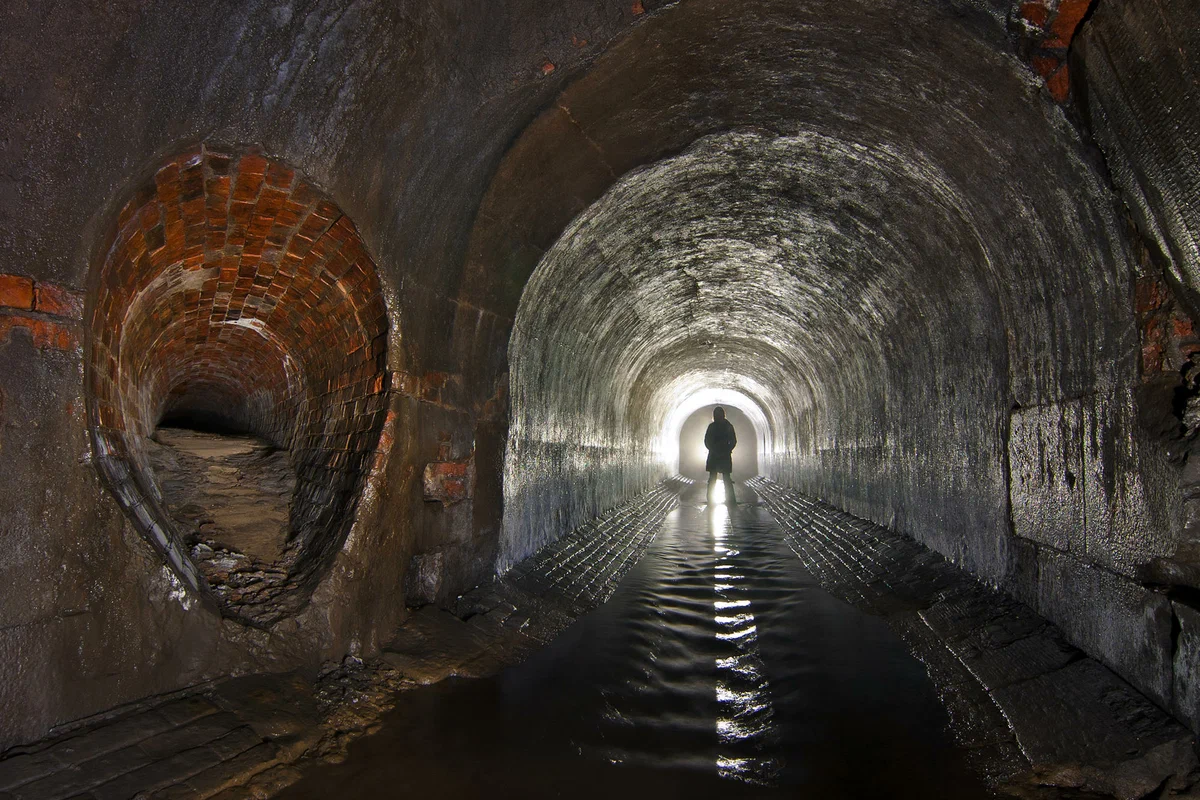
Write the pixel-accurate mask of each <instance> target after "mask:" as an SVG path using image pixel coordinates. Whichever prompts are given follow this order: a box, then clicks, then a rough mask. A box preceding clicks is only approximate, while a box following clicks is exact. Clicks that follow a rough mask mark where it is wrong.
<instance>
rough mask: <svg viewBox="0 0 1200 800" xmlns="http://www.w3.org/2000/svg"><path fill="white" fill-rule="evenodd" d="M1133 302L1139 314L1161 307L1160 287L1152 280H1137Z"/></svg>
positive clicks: (1161, 294)
mask: <svg viewBox="0 0 1200 800" xmlns="http://www.w3.org/2000/svg"><path fill="white" fill-rule="evenodd" d="M1134 302H1135V304H1136V307H1137V311H1138V313H1139V314H1145V313H1147V312H1149V311H1153V310H1154V309H1156V308H1158V307H1159V306H1161V305H1162V302H1163V292H1162V285H1161V284H1160V283H1159V282H1158V281H1156V280H1155V279H1154V278H1138V280H1137V285H1136V287H1135V289H1134Z"/></svg>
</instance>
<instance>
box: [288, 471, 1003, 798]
mask: <svg viewBox="0 0 1200 800" xmlns="http://www.w3.org/2000/svg"><path fill="white" fill-rule="evenodd" d="M739 495H740V496H741V497H742V499H743V505H741V506H739V507H737V508H734V509H731V510H726V509H725V507H724V506H717V507H713V508H709V507H704V506H700V505H698V501H699V498H698V493H697V492H696V490H693V492H692V493H691V495H690V496H689V497H686V498H685V505H684V506H683V507H682V508H680V509H678V510H676V511H674V512H672V513H671V514H670V516H668V518H667V519H666V521H665V522H664V524H663V526H662V529H661V531H660V532H659V534H658V536H657V538H656V539H655V541H654V543H653V545H652V546H651V548H650V550H649V552H648V553H647V555H646V557H645V558H644V559H643V560H642V561H641V563H640V564H638V566H637V567H636V568H634V570H633V571H632V572H630V574H629V575H628V576H627V577H626V578H625V581H624V582H623V583H622V584H621V586H620V588H619V589H618V590H617V592H616V594H615V595H614V596H613V598H612V599H611V600H610V601H609V602H608V603H607V604H606V605H604V606H602V607H601V608H599V609H597V610H596V611H594V612H592V613H591V614H589V615H587V616H586V617H584V618H583V619H581V620H580V621H579V622H578V623H576V624H575V625H574V626H572V627H571V628H570V629H569V630H568V631H567V632H566V633H564V634H563V635H562V636H561V637H560V638H559V639H557V640H556V641H555V642H554V643H553V644H552V645H551V646H550V647H548V648H547V649H546V650H544V651H542V652H541V653H539V654H538V655H537V656H535V657H534V658H532V659H530V660H529V661H527V662H526V663H524V664H522V665H519V666H517V667H513V668H511V669H509V670H506V671H505V672H503V673H502V674H501V675H499V676H497V677H496V678H493V679H488V680H458V679H454V680H450V681H446V682H443V683H441V684H438V685H435V686H431V687H427V688H424V689H420V690H415V691H410V692H405V693H404V694H402V695H401V697H400V702H399V705H398V706H397V708H396V709H395V710H394V711H393V712H391V713H390V714H389V715H388V717H387V719H386V720H385V724H384V727H383V730H382V731H381V732H380V733H378V734H377V735H375V736H371V737H367V738H365V739H362V740H360V741H359V742H357V743H355V745H353V746H352V748H351V751H350V757H349V758H348V759H347V761H346V762H345V763H344V764H341V765H338V766H335V767H328V766H325V767H312V768H309V769H308V771H307V772H306V775H305V778H304V780H302V781H301V782H300V783H298V784H297V785H295V786H293V787H292V788H291V789H290V790H289V791H288V792H287V793H286V794H285V795H283V796H284V797H289V798H327V797H335V796H346V795H352V796H357V797H409V796H413V794H414V793H416V794H419V795H423V796H426V797H571V798H578V797H583V798H592V797H596V798H599V797H604V798H618V800H619V799H620V798H621V797H656V798H676V797H678V798H683V797H688V798H696V797H811V798H872V799H875V798H880V799H882V798H922V799H923V800H927V799H930V798H946V799H947V800H969V799H970V798H976V797H985V796H987V793H986V792H985V791H984V789H983V787H982V785H981V784H980V783H979V782H978V780H977V779H975V778H974V777H973V776H972V775H970V774H969V773H968V771H967V770H966V768H965V767H964V766H963V763H962V760H961V757H960V754H959V752H958V751H957V750H956V749H954V747H953V745H952V744H951V741H950V739H949V737H948V735H947V734H946V733H945V731H944V728H945V725H946V716H945V712H944V710H943V709H942V707H941V705H940V704H939V702H938V700H937V697H936V695H935V694H934V690H933V686H932V685H931V684H930V682H929V680H928V678H927V676H926V674H925V670H924V667H923V666H922V665H921V664H920V663H919V662H917V661H915V660H914V659H913V658H912V657H911V656H909V655H908V652H907V650H906V649H905V647H904V645H903V643H902V642H900V640H899V639H898V638H897V637H896V636H895V634H893V633H892V632H891V631H890V630H889V629H888V628H887V626H886V625H885V624H884V623H883V622H882V621H880V620H878V619H876V618H873V617H869V616H867V615H865V614H862V613H860V612H858V611H856V610H854V609H853V608H851V607H850V606H848V605H846V604H844V603H842V602H840V601H838V600H836V599H834V598H833V597H831V596H830V595H828V594H826V593H825V592H824V591H822V590H821V589H820V588H819V587H818V586H817V585H816V583H815V581H814V580H813V579H812V577H811V576H809V575H808V573H807V572H806V571H805V570H804V569H803V567H802V566H801V564H800V562H799V560H798V559H797V558H796V557H795V556H794V555H793V554H792V553H791V551H790V550H788V549H787V547H786V546H785V545H784V544H783V542H782V540H781V535H780V531H779V528H778V526H777V525H776V524H775V522H774V520H773V519H772V518H771V516H770V514H769V513H768V512H767V511H766V509H765V508H763V507H761V506H759V505H757V503H756V501H757V498H756V497H755V496H754V494H753V492H752V491H750V490H749V489H746V488H744V487H739ZM689 503H691V504H690V505H689Z"/></svg>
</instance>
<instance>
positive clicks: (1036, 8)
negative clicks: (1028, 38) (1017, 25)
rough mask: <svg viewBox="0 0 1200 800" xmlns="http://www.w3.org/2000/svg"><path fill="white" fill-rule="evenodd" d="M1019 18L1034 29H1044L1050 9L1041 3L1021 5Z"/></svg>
mask: <svg viewBox="0 0 1200 800" xmlns="http://www.w3.org/2000/svg"><path fill="white" fill-rule="evenodd" d="M1021 17H1022V18H1023V19H1024V20H1025V21H1026V22H1028V23H1029V24H1030V25H1033V26H1034V27H1037V28H1044V27H1046V21H1047V20H1048V19H1050V9H1048V8H1047V7H1046V6H1045V5H1044V4H1043V3H1022V4H1021Z"/></svg>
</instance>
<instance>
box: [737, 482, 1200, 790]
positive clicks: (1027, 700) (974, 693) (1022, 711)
mask: <svg viewBox="0 0 1200 800" xmlns="http://www.w3.org/2000/svg"><path fill="white" fill-rule="evenodd" d="M751 484H752V485H753V486H754V487H755V488H756V489H757V490H758V492H759V493H760V494H761V495H762V496H763V498H764V499H765V500H766V502H767V505H768V506H769V507H770V508H771V511H772V513H773V514H775V516H776V518H777V519H778V520H779V521H780V524H781V525H782V526H783V527H784V529H785V536H786V539H787V541H788V544H789V545H790V546H791V547H792V549H793V550H794V551H795V552H796V554H797V555H798V556H799V557H800V559H801V560H802V561H803V562H804V564H805V566H806V567H807V568H808V569H809V570H810V571H811V572H812V573H813V575H814V576H815V577H816V578H817V579H818V580H820V581H821V583H822V585H823V586H825V587H826V588H827V589H828V590H829V591H831V592H832V593H834V594H835V595H838V596H840V597H842V598H843V599H845V600H847V601H848V602H850V603H853V604H854V605H856V606H858V607H860V608H863V609H865V610H868V611H871V612H872V613H876V614H880V615H881V616H884V617H886V618H887V619H888V621H889V622H890V623H891V624H892V625H894V626H895V627H896V628H897V629H898V630H899V631H900V632H901V634H902V635H903V636H904V637H905V640H906V641H907V642H908V643H909V645H910V646H911V647H912V648H913V651H914V654H915V655H916V656H917V658H919V659H921V661H923V662H924V663H925V664H926V666H927V668H928V669H929V673H930V677H931V678H932V679H933V680H934V682H935V683H936V684H937V685H938V687H939V689H940V691H941V692H942V693H943V696H944V698H945V701H946V705H947V708H948V709H949V711H950V714H951V720H952V726H953V728H954V731H955V733H956V735H957V736H958V738H959V741H960V742H961V743H962V744H963V745H964V746H965V747H967V748H968V750H969V751H970V752H971V753H972V755H973V756H974V760H975V763H976V764H977V766H979V767H980V768H981V769H983V770H984V772H985V773H986V774H987V775H988V776H989V777H990V779H991V780H992V782H993V783H994V784H995V785H996V786H997V788H998V789H999V790H1000V791H1002V792H1003V793H1005V794H1013V795H1016V796H1022V797H1037V796H1039V794H1038V792H1037V790H1038V789H1039V787H1043V786H1053V787H1061V788H1064V789H1080V790H1083V791H1089V792H1096V793H1101V794H1102V795H1103V796H1110V797H1120V798H1142V797H1147V796H1159V797H1170V796H1175V795H1176V793H1177V792H1178V793H1182V792H1184V791H1185V790H1187V789H1188V788H1189V787H1190V786H1191V785H1192V784H1193V783H1194V781H1195V779H1196V777H1197V774H1196V771H1197V768H1198V767H1200V762H1197V759H1196V754H1195V752H1194V748H1195V740H1194V738H1193V737H1192V735H1191V733H1190V731H1188V730H1187V729H1185V728H1184V727H1183V726H1182V725H1180V724H1179V723H1178V722H1176V721H1175V720H1173V719H1171V718H1170V717H1169V716H1168V715H1167V714H1166V713H1164V712H1163V711H1162V710H1161V709H1160V708H1157V707H1156V706H1155V705H1154V704H1153V703H1151V702H1150V701H1149V700H1148V699H1147V698H1146V697H1144V696H1142V695H1141V694H1139V693H1138V692H1137V691H1136V690H1135V689H1133V687H1131V686H1130V685H1129V684H1127V683H1126V682H1125V681H1123V680H1121V679H1120V678H1119V677H1117V676H1116V675H1115V674H1113V673H1112V672H1111V671H1109V670H1108V669H1106V668H1105V667H1104V666H1103V665H1101V664H1100V663H1098V662H1097V661H1095V660H1093V659H1090V658H1087V657H1086V656H1085V655H1084V654H1083V653H1082V652H1080V651H1079V650H1077V649H1075V648H1074V647H1072V646H1071V645H1069V644H1068V643H1067V642H1066V640H1065V639H1064V638H1063V635H1062V633H1060V632H1059V630H1057V629H1056V628H1055V626H1053V625H1051V624H1049V623H1047V622H1046V620H1045V619H1043V618H1042V617H1040V616H1038V615H1037V614H1036V613H1035V612H1034V611H1033V610H1032V609H1030V608H1029V607H1028V606H1025V605H1023V604H1021V603H1018V602H1015V601H1013V600H1011V599H1009V598H1007V597H1005V596H1003V595H1001V594H999V593H998V592H996V591H995V590H992V589H989V588H987V587H985V586H983V585H981V584H979V583H977V582H975V581H973V580H971V579H970V578H969V577H968V576H966V575H964V574H963V573H962V571H961V570H958V569H956V568H955V567H954V566H952V565H951V564H949V563H947V562H946V561H945V560H944V559H942V558H941V557H940V556H938V555H937V554H935V553H932V552H930V551H929V550H928V549H927V548H925V547H922V546H921V545H920V544H918V543H917V542H914V541H912V540H911V539H907V538H905V537H903V536H900V535H898V534H896V533H894V532H891V531H888V530H886V529H884V528H881V527H879V526H877V525H873V524H871V523H870V522H867V521H866V520H862V519H858V518H855V517H853V516H851V515H849V514H846V513H845V512H842V511H839V510H837V509H835V508H832V507H830V506H828V505H825V504H824V503H821V502H819V501H814V500H813V499H811V498H807V497H804V496H803V495H799V494H797V493H795V492H791V491H787V490H785V489H783V488H782V487H780V486H779V485H777V484H775V483H772V482H771V481H768V480H764V479H755V480H754V481H752V482H751ZM1079 596H1081V597H1086V596H1088V593H1087V592H1086V590H1084V591H1080V592H1079ZM1099 649H1104V648H1099ZM1014 744H1015V745H1016V746H1015V747H1014V746H1013V745H1014ZM1154 792H1159V794H1157V795H1153V794H1152V793H1154Z"/></svg>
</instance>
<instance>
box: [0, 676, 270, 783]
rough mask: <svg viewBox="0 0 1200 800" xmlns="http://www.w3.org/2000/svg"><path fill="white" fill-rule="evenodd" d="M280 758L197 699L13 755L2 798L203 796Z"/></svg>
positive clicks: (230, 716)
mask: <svg viewBox="0 0 1200 800" xmlns="http://www.w3.org/2000/svg"><path fill="white" fill-rule="evenodd" d="M278 755H279V750H278V748H277V746H276V745H275V744H274V743H273V742H271V741H268V740H266V739H264V737H263V736H261V735H260V734H258V733H257V732H256V731H255V730H254V729H253V728H252V727H251V726H249V725H247V724H246V723H244V722H243V721H242V719H241V718H240V717H239V716H238V715H236V714H234V713H231V712H229V711H227V710H223V709H222V708H221V707H220V706H218V705H217V704H215V703H214V702H212V700H210V699H209V698H206V697H203V696H199V695H197V696H192V697H186V698H182V699H178V700H173V701H170V702H167V703H164V704H162V705H160V706H158V707H156V708H153V709H150V710H147V711H142V712H140V713H135V714H130V715H127V716H123V717H118V718H115V719H111V720H108V721H106V722H104V723H102V724H99V725H96V726H92V727H89V728H86V729H83V730H80V731H78V732H76V733H74V734H69V735H66V736H62V737H58V738H55V739H51V740H48V741H46V742H42V743H39V744H38V745H36V746H32V747H28V748H23V749H18V750H17V751H15V752H10V753H9V754H7V757H6V758H4V759H3V760H0V797H2V798H5V799H6V800H8V798H12V799H13V800H58V799H59V798H68V797H70V798H80V799H81V800H128V798H130V797H134V796H135V795H136V796H139V797H141V796H151V795H152V796H154V797H156V798H182V797H189V798H191V797H205V796H209V795H212V794H215V793H216V792H218V791H220V790H221V789H223V788H225V787H226V786H227V785H229V784H230V783H231V782H236V781H240V780H244V779H245V777H246V775H247V773H253V772H257V771H261V770H262V769H264V768H266V767H268V766H270V765H271V764H272V763H273V762H274V761H275V760H276V758H277V757H278ZM160 790H161V791H160ZM141 793H145V794H141Z"/></svg>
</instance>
